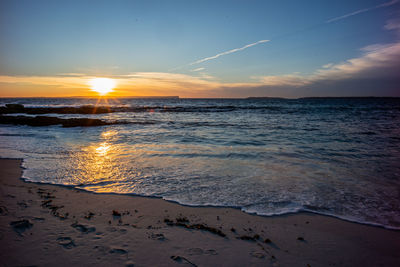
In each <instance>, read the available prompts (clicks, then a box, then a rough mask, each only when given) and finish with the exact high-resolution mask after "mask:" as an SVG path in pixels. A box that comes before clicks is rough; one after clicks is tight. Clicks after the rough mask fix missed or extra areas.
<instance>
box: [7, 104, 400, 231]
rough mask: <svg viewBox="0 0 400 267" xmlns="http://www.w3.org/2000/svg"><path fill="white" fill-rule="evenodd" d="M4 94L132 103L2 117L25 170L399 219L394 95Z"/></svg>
mask: <svg viewBox="0 0 400 267" xmlns="http://www.w3.org/2000/svg"><path fill="white" fill-rule="evenodd" d="M11 103H12V104H23V105H24V106H25V107H79V106H84V105H99V106H112V107H132V109H131V110H130V111H129V112H127V111H126V110H125V109H122V110H123V111H122V112H115V113H106V114H89V115H87V114H48V115H46V116H56V117H60V118H98V119H102V120H106V121H123V122H125V123H124V124H115V125H107V126H96V127H71V128H64V127H62V126H58V125H55V126H47V127H32V126H15V125H0V157H2V158H22V159H23V177H22V178H23V179H24V180H26V181H32V182H39V183H49V184H58V185H65V186H70V187H75V188H79V189H83V190H87V191H91V192H96V193H115V194H132V195H140V196H150V197H159V198H163V199H165V200H169V201H174V202H177V203H180V204H184V205H190V206H217V207H235V208H238V209H241V210H242V211H244V212H247V213H252V214H258V215H264V216H274V215H281V214H288V213H297V212H303V211H307V212H312V213H318V214H324V215H329V216H334V217H338V218H341V219H345V220H349V221H353V222H358V223H363V224H370V225H376V226H382V227H385V228H390V229H400V98H302V99H275V98H248V99H180V98H165V99H163V98H146V99H138V98H108V99H107V98H103V99H96V98H2V99H0V106H3V105H5V104H11ZM20 115H21V114H20ZM0 116H1V115H0ZM30 116H32V115H30Z"/></svg>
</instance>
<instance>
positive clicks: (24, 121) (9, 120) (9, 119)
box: [0, 116, 121, 127]
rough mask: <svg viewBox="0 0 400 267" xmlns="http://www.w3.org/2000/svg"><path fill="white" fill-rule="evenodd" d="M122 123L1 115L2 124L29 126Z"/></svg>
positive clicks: (0, 121)
mask: <svg viewBox="0 0 400 267" xmlns="http://www.w3.org/2000/svg"><path fill="white" fill-rule="evenodd" d="M117 123H119V124H121V122H106V121H103V120H99V119H89V118H72V119H60V118H57V117H48V116H35V117H29V116H0V124H14V125H28V126H50V125H62V126H63V127H88V126H103V125H112V124H117Z"/></svg>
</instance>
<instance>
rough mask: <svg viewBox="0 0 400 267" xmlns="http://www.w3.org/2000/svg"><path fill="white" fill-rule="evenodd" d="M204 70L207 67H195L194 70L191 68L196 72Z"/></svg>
mask: <svg viewBox="0 0 400 267" xmlns="http://www.w3.org/2000/svg"><path fill="white" fill-rule="evenodd" d="M202 70H205V68H197V69H194V70H191V71H192V72H196V71H202Z"/></svg>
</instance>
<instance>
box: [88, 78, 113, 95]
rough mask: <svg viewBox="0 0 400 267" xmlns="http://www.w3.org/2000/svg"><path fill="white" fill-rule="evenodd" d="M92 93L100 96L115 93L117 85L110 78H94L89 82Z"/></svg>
mask: <svg viewBox="0 0 400 267" xmlns="http://www.w3.org/2000/svg"><path fill="white" fill-rule="evenodd" d="M89 85H90V87H91V88H92V91H95V92H97V93H99V95H106V94H108V93H110V92H112V91H113V89H114V88H115V86H116V85H117V83H116V82H115V80H113V79H110V78H93V79H91V80H90V81H89Z"/></svg>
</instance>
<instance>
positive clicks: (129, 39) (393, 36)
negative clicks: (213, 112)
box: [0, 0, 400, 98]
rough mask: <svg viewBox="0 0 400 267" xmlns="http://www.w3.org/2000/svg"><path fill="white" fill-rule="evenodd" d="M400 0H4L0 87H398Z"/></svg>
mask: <svg viewBox="0 0 400 267" xmlns="http://www.w3.org/2000/svg"><path fill="white" fill-rule="evenodd" d="M399 74H400V0H336V1H320V0H303V1H298V0H265V1H253V0H242V1H235V0H230V1H215V0H214V1H203V0H202V1H194V0H185V1H172V0H171V1H151V0H146V1H134V0H131V1H118V0H114V1H100V0H93V1H89V0H80V1H73V0H69V1H57V0H49V1H42V0H35V1H31V0H26V1H22V0H10V1H8V0H2V1H0V97H43V96H45V97H60V96H93V95H95V94H96V93H95V92H93V91H92V90H91V88H90V85H89V84H90V80H91V79H93V78H94V77H106V78H111V79H115V81H116V84H117V86H116V88H115V89H114V92H113V93H111V95H113V96H156V95H157V96H180V97H202V98H204V97H210V98H212V97H227V98H231V97H232V98H238V97H250V96H266V97H289V98H297V97H307V96H400V75H399Z"/></svg>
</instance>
